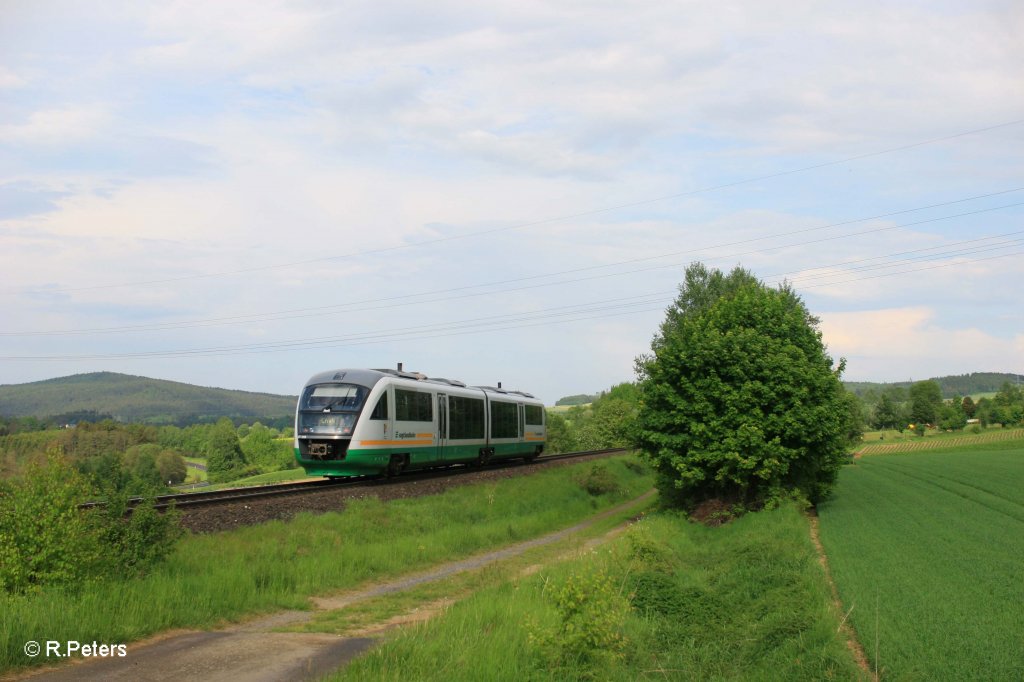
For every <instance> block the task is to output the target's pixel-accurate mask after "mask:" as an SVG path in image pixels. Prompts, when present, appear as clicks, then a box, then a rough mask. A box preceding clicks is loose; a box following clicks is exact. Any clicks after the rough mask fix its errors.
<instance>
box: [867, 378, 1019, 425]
mask: <svg viewBox="0 0 1024 682" xmlns="http://www.w3.org/2000/svg"><path fill="white" fill-rule="evenodd" d="M858 400H859V402H860V409H861V412H862V418H863V420H864V422H865V423H866V424H867V425H868V426H870V427H871V428H874V429H895V430H897V431H900V432H903V431H904V430H906V429H909V428H910V426H911V425H913V426H914V430H916V431H919V432H923V430H922V427H935V428H938V429H941V430H943V431H956V430H959V429H963V428H964V427H965V426H967V424H968V421H969V420H971V421H972V422H973V423H976V424H978V425H979V426H980V427H985V426H992V425H995V424H1000V425H1002V426H1017V425H1021V424H1024V391H1022V390H1021V388H1020V387H1019V386H1017V385H1015V384H1011V383H1009V382H1004V383H1003V385H1002V387H1001V388H1000V389H999V390H998V391H997V392H996V394H995V395H994V396H993V397H991V398H990V397H982V398H980V399H978V400H977V401H975V400H974V399H972V398H971V396H954V397H953V398H951V399H949V400H944V399H943V398H942V390H941V387H940V385H939V383H938V382H937V381H936V380H934V379H929V380H928V381H919V382H917V383H914V384H911V385H910V387H909V388H903V387H902V386H890V387H888V388H886V389H884V390H881V391H875V390H869V391H865V392H864V393H863V394H862V395H861V396H860V397H859V398H858ZM974 420H976V421H974Z"/></svg>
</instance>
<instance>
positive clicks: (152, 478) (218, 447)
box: [0, 417, 295, 494]
mask: <svg viewBox="0 0 1024 682" xmlns="http://www.w3.org/2000/svg"><path fill="white" fill-rule="evenodd" d="M3 425H4V427H5V431H6V432H7V434H6V435H0V463H2V464H3V471H4V474H5V475H11V474H12V473H14V472H16V471H17V470H18V469H20V468H22V466H23V465H24V464H25V463H27V462H31V461H33V460H38V459H42V458H44V457H45V455H46V453H47V452H58V453H60V454H62V455H64V456H65V457H66V458H67V461H68V462H69V463H70V464H71V466H74V467H75V468H76V469H77V470H78V471H79V472H80V473H81V474H83V475H84V476H86V477H87V478H89V479H91V480H92V481H93V482H94V483H95V484H97V485H100V486H102V487H112V488H113V489H114V490H117V491H126V492H129V493H132V494H144V493H147V492H154V491H162V490H165V489H166V488H167V486H169V485H175V484H178V483H181V482H182V481H184V480H185V478H186V475H187V471H188V468H187V465H186V460H185V458H187V457H188V458H202V459H206V460H207V461H206V467H207V474H208V477H209V479H210V480H211V481H214V482H216V481H227V480H232V479H234V478H241V477H243V476H246V475H253V474H259V473H266V472H270V471H278V470H280V469H287V468H293V467H294V466H295V461H294V456H293V452H292V445H291V441H290V438H291V436H292V428H291V427H286V428H285V429H276V428H273V427H270V426H266V425H264V424H262V423H260V422H255V423H253V424H241V425H239V426H237V427H236V426H235V424H234V422H232V421H231V420H230V419H228V418H221V419H220V420H219V421H217V422H216V423H214V424H193V425H191V426H186V427H178V426H150V425H145V424H124V423H120V422H116V421H113V420H110V419H105V420H102V421H98V422H95V423H94V422H89V421H83V422H79V423H78V424H76V425H74V426H73V427H70V428H56V427H54V426H53V425H49V428H47V427H46V425H41V424H40V422H39V420H37V419H35V418H34V417H24V418H17V419H11V418H7V419H5V420H4V421H3ZM41 426H42V428H40V427H41ZM282 439H285V440H282Z"/></svg>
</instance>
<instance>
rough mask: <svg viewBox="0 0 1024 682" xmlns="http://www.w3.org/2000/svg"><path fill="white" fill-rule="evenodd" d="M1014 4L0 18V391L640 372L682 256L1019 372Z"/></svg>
mask: <svg viewBox="0 0 1024 682" xmlns="http://www.w3.org/2000/svg"><path fill="white" fill-rule="evenodd" d="M1022 34H1024V5H1021V3H1019V2H1012V1H1009V0H1008V1H1005V2H1004V1H992V2H987V1H971V2H941V1H940V2H901V3H892V2H872V1H870V0H868V1H866V2H860V3H857V4H856V7H854V6H853V5H851V4H850V3H848V2H827V1H826V2H809V1H796V0H794V1H782V2H778V3H770V6H769V5H768V4H765V3H761V2H737V3H702V2H659V1H649V2H648V1H639V2H635V3H621V2H606V1H600V0H599V1H595V2H576V1H566V2H560V3H539V2H534V1H531V0H519V1H517V2H492V3H478V2H468V1H466V0H437V1H436V2H431V3H399V2H390V1H388V0H384V1H381V0H377V1H375V2H365V1H362V0H352V1H349V2H344V3H338V2H317V1H311V2H297V1H296V2H291V1H286V0H282V1H278V2H259V3H252V2H236V1H231V0H225V1H222V2H216V3H209V2H199V1H196V2H193V1H162V2H145V1H134V0H133V1H132V2H104V3H76V2H50V1H48V0H32V1H29V0H0V311H2V312H0V384H12V383H24V382H29V381H38V380H42V379H47V378H51V377H57V376H65V375H70V374H78V373H83V372H94V371H114V372H123V373H127V374H135V375H142V376H149V377H155V378H161V379H170V380H175V381H184V382H188V383H194V384H199V385H204V386H219V387H224V388H235V389H244V390H251V391H265V392H272V393H285V394H294V393H296V392H298V390H299V389H300V387H301V386H302V385H303V383H304V382H305V381H306V379H307V378H309V377H310V376H311V375H312V374H315V373H317V372H320V371H323V370H327V369H334V368H355V367H394V366H395V364H396V363H398V362H402V363H404V367H405V368H406V369H409V370H415V371H421V372H424V373H425V374H428V375H431V376H442V377H448V378H454V379H461V380H463V381H465V382H466V383H468V384H474V385H475V384H487V385H494V384H495V383H496V382H499V381H501V382H503V385H504V386H505V387H507V388H514V389H521V390H526V391H530V392H532V393H534V394H535V395H537V396H538V397H540V398H542V399H543V400H545V401H546V402H547V403H548V404H553V403H554V401H555V400H557V399H558V398H560V397H562V396H565V395H570V394H576V393H591V392H596V391H599V390H602V389H607V388H609V387H610V386H612V385H614V384H617V383H620V382H622V381H630V380H633V379H634V373H633V367H634V359H635V358H636V357H637V356H638V355H640V354H642V353H644V352H646V351H648V350H649V347H650V341H651V338H652V336H653V335H654V334H655V332H656V331H657V329H658V325H659V323H660V321H661V320H662V319H663V317H664V310H665V308H666V306H667V305H668V304H669V303H670V302H671V301H672V299H673V298H674V295H675V293H676V289H677V286H678V284H679V283H680V282H681V281H682V275H683V271H684V269H685V268H686V266H687V264H689V263H691V262H694V261H701V262H704V263H705V264H707V265H708V266H711V267H717V268H721V269H731V268H732V267H734V266H736V265H742V266H743V267H745V268H747V269H749V270H751V271H752V272H754V273H755V274H756V275H757V276H759V277H760V278H762V279H763V280H764V281H766V282H769V283H772V284H774V283H778V282H781V281H783V280H784V279H785V280H787V281H789V282H790V283H791V284H792V285H793V286H794V288H795V289H796V291H797V292H798V293H799V294H800V295H801V296H802V298H803V300H804V301H805V303H806V304H807V306H808V308H809V309H810V310H811V311H812V312H813V313H814V314H815V315H817V316H818V317H819V318H820V320H821V323H820V328H821V331H822V333H823V339H824V341H825V343H826V344H827V348H828V352H829V354H830V355H831V356H832V357H833V358H835V359H836V360H837V361H838V359H839V358H840V357H844V358H846V361H847V369H846V373H845V375H844V378H846V379H849V380H872V381H904V380H908V379H910V380H920V379H924V378H928V377H932V376H940V375H946V374H961V373H966V372H971V371H1004V372H1020V373H1024V301H1022V294H1021V292H1022V286H1021V282H1022V279H1021V275H1022V271H1024V267H1022V265H1024V221H1022V217H1024V78H1022V74H1024V42H1022V41H1021V40H1020V36H1021V35H1022Z"/></svg>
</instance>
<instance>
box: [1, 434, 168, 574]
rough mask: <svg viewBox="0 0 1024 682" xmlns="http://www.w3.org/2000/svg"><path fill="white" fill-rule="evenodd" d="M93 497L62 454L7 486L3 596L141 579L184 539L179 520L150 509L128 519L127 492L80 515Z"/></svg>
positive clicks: (3, 514) (142, 508)
mask: <svg viewBox="0 0 1024 682" xmlns="http://www.w3.org/2000/svg"><path fill="white" fill-rule="evenodd" d="M94 497H95V489H94V488H93V487H92V486H91V485H90V484H89V482H88V479H87V478H86V477H85V476H83V475H82V474H80V473H79V472H78V471H77V470H76V469H75V468H73V467H72V466H70V464H68V462H67V460H66V459H65V458H64V457H63V455H61V454H60V453H57V452H51V453H50V454H49V455H48V456H47V459H46V461H45V463H42V464H32V465H30V466H29V467H28V468H27V469H26V471H25V473H24V475H23V476H22V477H21V478H19V479H17V480H15V481H11V482H7V483H4V484H3V486H2V487H0V589H2V590H3V591H5V592H8V593H15V594H21V593H25V592H33V591H37V590H39V589H41V588H43V587H45V586H48V585H63V586H71V587H74V586H78V585H80V584H81V583H82V582H84V581H86V580H94V579H101V578H114V579H119V578H124V577H130V576H133V575H137V574H139V573H141V572H143V571H145V570H147V569H148V568H150V567H151V566H153V565H154V564H155V563H157V562H159V561H160V560H162V559H163V558H164V557H165V556H167V554H168V553H169V552H170V550H171V548H172V547H173V545H174V543H175V541H176V540H177V539H178V537H179V536H180V534H181V529H180V528H179V526H178V523H177V518H178V517H177V515H176V514H174V513H173V512H172V513H167V514H160V513H159V512H157V511H156V510H155V509H154V508H153V505H152V503H151V502H150V503H148V504H142V505H140V506H139V507H137V508H136V509H135V511H134V512H133V513H132V514H131V515H130V516H125V511H126V509H127V505H128V493H127V492H126V491H121V492H117V491H114V490H113V489H111V491H110V493H109V495H108V505H107V506H106V507H100V508H96V509H92V510H81V509H79V507H78V505H80V504H81V503H83V502H86V501H88V500H89V499H92V498H94Z"/></svg>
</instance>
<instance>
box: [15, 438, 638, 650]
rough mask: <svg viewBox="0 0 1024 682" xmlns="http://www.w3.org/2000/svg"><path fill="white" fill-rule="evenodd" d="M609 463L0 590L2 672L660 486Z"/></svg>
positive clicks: (387, 571)
mask: <svg viewBox="0 0 1024 682" xmlns="http://www.w3.org/2000/svg"><path fill="white" fill-rule="evenodd" d="M603 462H605V464H604V466H605V467H606V468H607V471H608V472H609V475H610V477H611V478H612V479H613V480H614V481H615V485H614V486H613V487H614V489H613V490H611V491H610V492H607V493H605V494H601V495H597V496H595V495H592V494H590V493H588V492H587V491H586V490H585V489H584V486H583V485H581V483H580V482H579V480H580V479H581V477H583V476H585V475H586V473H587V472H589V471H590V469H591V467H592V466H593V465H591V464H580V465H575V466H566V467H560V468H557V469H552V470H549V471H541V472H538V473H536V474H534V475H531V476H525V477H517V478H512V479H505V480H501V481H497V482H495V483H489V484H481V485H475V486H463V487H459V488H455V489H453V490H450V491H448V492H445V493H443V494H441V495H435V496H429V497H422V498H415V499H408V500H397V501H393V502H389V503H386V504H385V503H382V502H380V501H378V500H377V499H376V498H370V499H365V500H358V501H353V502H351V503H349V505H348V506H347V508H346V509H345V510H343V511H341V512H334V513H328V514H322V515H310V514H300V515H299V516H298V517H296V519H294V520H293V521H290V522H272V523H268V524H264V525H261V526H252V527H248V528H242V529H238V530H234V531H230V532H225V533H217V534H212V535H204V536H192V537H187V538H185V539H184V540H182V541H181V542H180V544H179V546H178V547H177V548H176V550H175V552H174V553H173V555H172V556H171V558H170V559H169V560H168V561H167V562H166V563H164V564H163V565H161V566H159V567H158V568H157V569H156V570H154V571H153V572H152V573H151V574H150V575H147V576H145V577H143V578H140V579H137V580H131V581H113V582H101V583H94V584H89V585H85V586H82V587H81V588H80V589H79V590H75V591H68V590H55V589H54V590H44V591H42V592H41V593H39V594H34V595H28V596H22V597H12V596H2V595H0V613H2V614H3V617H2V619H0V670H3V669H8V668H11V667H14V666H21V665H32V664H37V663H38V662H39V660H33V659H29V658H27V657H25V656H24V654H23V653H22V646H23V645H24V643H25V642H26V641H28V640H37V641H45V640H70V639H73V640H77V641H82V642H86V641H89V642H91V641H93V640H96V641H100V642H131V641H133V640H137V639H140V638H142V637H145V636H147V635H150V634H152V633H154V632H157V631H160V630H166V629H172V628H183V627H206V626H211V625H215V624H217V623H219V622H223V621H225V620H237V619H240V618H243V617H245V616H247V615H250V614H255V613H266V612H271V611H274V610H278V609H286V608H298V609H303V608H308V607H309V602H308V597H310V596H311V595H316V594H324V593H327V592H330V591H335V590H339V589H343V588H344V589H350V588H352V587H353V586H356V585H358V584H359V583H362V582H366V581H371V580H378V579H380V578H384V577H387V576H394V575H399V574H402V573H406V572H409V571H413V570H417V569H422V568H424V567H427V566H431V565H433V564H437V563H439V562H442V561H446V560H450V559H455V558H459V557H465V556H468V555H470V554H472V553H475V552H478V551H481V550H484V549H489V548H494V547H498V546H502V545H506V544H509V543H513V542H516V541H519V540H524V539H527V538H531V537H535V536H538V535H541V534H543V533H546V532H548V531H551V530H554V529H558V528H562V527H566V526H569V525H572V524H573V523H575V522H577V521H579V520H581V519H583V518H586V517H588V516H590V515H592V514H594V513H595V512H596V511H599V510H601V509H605V508H608V507H611V506H613V505H615V504H618V503H621V502H623V501H624V500H627V499H632V498H634V497H636V496H638V495H640V494H641V493H642V492H644V491H645V490H647V489H648V488H650V486H651V480H652V477H651V475H650V474H649V473H648V472H647V471H646V470H645V469H644V468H643V467H640V466H637V464H636V461H635V459H634V458H632V457H625V456H624V457H617V458H612V459H608V460H603Z"/></svg>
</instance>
